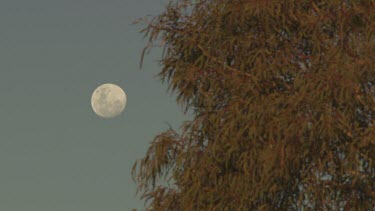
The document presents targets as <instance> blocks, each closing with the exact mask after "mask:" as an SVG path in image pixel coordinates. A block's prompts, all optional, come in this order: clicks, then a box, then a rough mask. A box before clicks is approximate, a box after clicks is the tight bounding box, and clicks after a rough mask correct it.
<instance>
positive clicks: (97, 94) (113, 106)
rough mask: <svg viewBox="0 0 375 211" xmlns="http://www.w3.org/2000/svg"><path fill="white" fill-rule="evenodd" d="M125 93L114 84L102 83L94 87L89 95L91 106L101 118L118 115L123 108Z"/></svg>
mask: <svg viewBox="0 0 375 211" xmlns="http://www.w3.org/2000/svg"><path fill="white" fill-rule="evenodd" d="M126 101H127V99H126V94H125V92H124V90H122V89H121V88H120V87H119V86H117V85H115V84H103V85H100V86H99V87H98V88H96V89H95V91H94V93H92V96H91V107H92V109H93V110H94V112H95V113H96V114H97V115H98V116H100V117H103V118H112V117H115V116H118V115H120V114H121V113H122V112H123V110H124V109H125V105H126Z"/></svg>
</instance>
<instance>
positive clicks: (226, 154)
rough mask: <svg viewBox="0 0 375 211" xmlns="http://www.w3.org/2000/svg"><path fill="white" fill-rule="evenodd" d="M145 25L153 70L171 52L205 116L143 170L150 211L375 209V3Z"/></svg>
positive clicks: (210, 12) (288, 3)
mask: <svg viewBox="0 0 375 211" xmlns="http://www.w3.org/2000/svg"><path fill="white" fill-rule="evenodd" d="M139 22H143V23H147V27H146V28H144V29H143V30H142V31H141V32H142V33H145V36H149V44H148V46H146V47H145V49H144V51H143V53H142V57H141V64H142V62H143V56H144V54H145V51H146V50H150V49H151V48H152V47H153V46H154V45H153V44H154V43H155V41H158V40H159V41H160V40H161V45H159V46H163V47H164V51H166V54H164V51H163V57H162V59H161V60H160V63H161V65H162V67H163V68H162V71H161V72H160V73H159V77H160V78H161V79H162V81H163V83H164V82H165V81H166V80H167V81H168V83H169V88H168V90H172V91H176V92H177V94H178V95H177V103H178V104H180V105H182V106H184V107H185V112H186V111H187V110H189V109H192V111H193V113H194V119H193V120H192V121H186V122H184V124H183V125H182V126H181V128H182V129H183V132H182V133H181V134H178V133H177V132H176V131H175V130H173V129H172V128H170V129H169V130H167V131H165V132H163V133H161V134H159V135H158V136H156V137H155V139H154V140H153V142H152V143H151V146H150V148H149V149H148V151H147V155H146V156H145V158H143V159H142V160H141V161H140V163H139V162H138V161H137V162H135V164H134V166H133V170H132V175H133V179H134V181H136V182H137V183H138V184H139V185H138V190H137V193H138V192H139V191H142V197H141V198H142V199H146V203H147V202H150V203H149V205H148V208H147V210H171V211H177V210H339V209H345V210H349V208H351V210H352V209H354V210H373V209H374V208H375V138H374V137H375V124H374V123H375V119H374V117H375V60H374V58H375V33H374V32H375V1H373V0H352V1H350V0H327V1H323V0H196V1H190V0H183V1H177V2H170V3H169V5H168V6H167V7H166V10H165V11H164V12H163V13H162V14H160V15H159V16H157V17H154V18H153V19H152V20H151V21H149V20H147V19H142V20H141V21H139ZM139 22H137V23H139ZM137 167H138V168H137ZM137 169H138V170H137ZM163 176H164V181H173V183H172V185H160V181H163Z"/></svg>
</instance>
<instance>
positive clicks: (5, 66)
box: [0, 0, 190, 211]
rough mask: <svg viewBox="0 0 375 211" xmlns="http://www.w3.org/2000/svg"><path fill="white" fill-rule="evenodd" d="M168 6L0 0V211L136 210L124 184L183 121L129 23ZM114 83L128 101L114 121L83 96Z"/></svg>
mask: <svg viewBox="0 0 375 211" xmlns="http://www.w3.org/2000/svg"><path fill="white" fill-rule="evenodd" d="M167 2H168V1H167V0H165V1H161V0H106V1H104V0H90V1H89V0H74V1H73V0H63V1H62V0H32V1H30V0H1V2H0V27H1V31H0V47H1V48H0V58H1V59H0V60H1V62H0V92H1V101H0V124H1V125H0V126H1V133H0V145H1V146H0V167H1V173H0V210H4V211H23V210H25V211H26V210H27V211H103V210H108V211H117V210H118V211H120V210H122V211H123V210H131V209H132V208H137V209H139V210H143V201H141V200H140V199H139V196H137V197H135V193H136V184H135V183H134V182H133V180H132V178H131V168H132V166H133V164H134V162H135V161H136V160H138V159H141V158H143V157H144V156H145V155H146V150H147V149H148V147H149V143H150V142H151V141H152V140H153V138H154V137H155V136H156V135H157V134H159V133H161V132H163V131H165V130H166V129H168V125H167V123H169V124H171V125H172V126H173V128H174V129H178V127H179V126H180V125H181V123H182V122H183V121H185V120H189V119H190V117H189V115H184V114H183V111H182V109H181V107H180V106H178V105H177V104H176V102H175V95H173V94H171V93H170V92H167V84H162V83H161V81H160V80H158V78H156V77H155V75H156V74H158V73H159V72H160V70H161V66H159V64H158V62H157V61H156V60H158V59H161V52H162V49H157V48H154V49H152V50H151V54H149V55H146V56H145V60H144V64H143V68H142V69H141V70H140V69H139V61H140V56H141V51H142V48H143V47H144V46H145V45H146V44H147V41H148V39H143V34H140V33H139V30H140V29H142V28H143V27H144V26H145V25H132V22H133V21H134V20H136V19H138V18H141V17H144V16H146V15H153V16H154V15H158V14H160V13H161V12H162V11H163V10H164V8H165V5H166V4H167ZM104 83H113V84H117V85H118V86H120V87H121V88H122V89H124V91H125V92H126V95H127V104H126V108H125V110H124V112H123V113H122V114H121V115H120V116H117V117H115V118H111V119H104V118H101V117H99V116H98V115H96V114H95V113H94V112H93V110H92V108H91V104H90V98H91V95H92V93H93V91H94V90H95V88H96V87H98V86H99V85H101V84H104Z"/></svg>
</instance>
